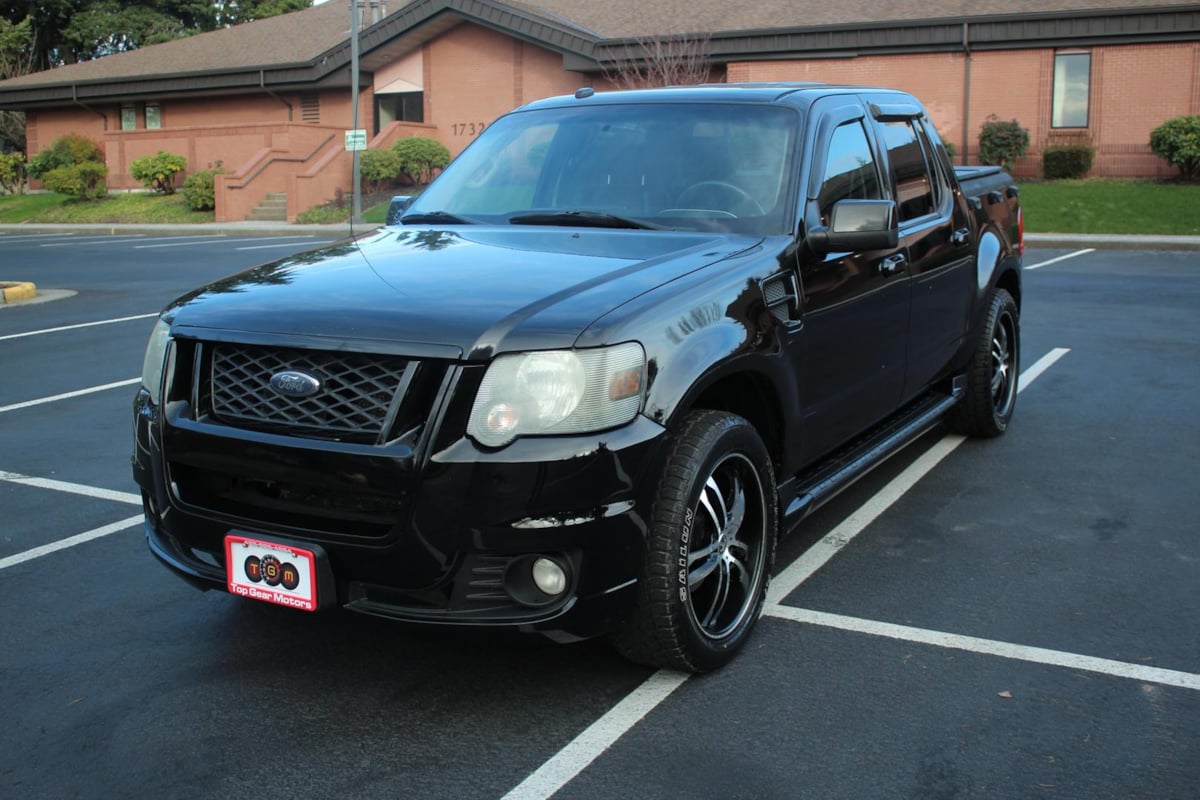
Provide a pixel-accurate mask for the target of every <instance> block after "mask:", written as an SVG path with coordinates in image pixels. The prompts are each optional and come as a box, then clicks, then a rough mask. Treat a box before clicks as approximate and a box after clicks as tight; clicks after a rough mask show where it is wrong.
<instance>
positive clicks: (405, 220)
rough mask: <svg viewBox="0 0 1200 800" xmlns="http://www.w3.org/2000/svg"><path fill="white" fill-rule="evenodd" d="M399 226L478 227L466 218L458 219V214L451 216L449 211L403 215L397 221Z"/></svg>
mask: <svg viewBox="0 0 1200 800" xmlns="http://www.w3.org/2000/svg"><path fill="white" fill-rule="evenodd" d="M399 222H400V224H401V225H423V224H429V223H438V222H442V223H446V224H448V225H478V224H479V223H478V222H476V221H475V220H473V219H469V218H467V217H460V216H459V215H458V214H451V213H450V212H449V211H426V212H424V213H422V212H419V211H418V212H417V213H415V214H405V215H404V216H403V217H401V218H400V220H399Z"/></svg>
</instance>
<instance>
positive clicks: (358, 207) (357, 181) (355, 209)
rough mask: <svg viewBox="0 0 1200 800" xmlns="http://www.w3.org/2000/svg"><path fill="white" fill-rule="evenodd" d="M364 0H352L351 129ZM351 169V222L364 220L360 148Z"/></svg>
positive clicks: (354, 152) (355, 125)
mask: <svg viewBox="0 0 1200 800" xmlns="http://www.w3.org/2000/svg"><path fill="white" fill-rule="evenodd" d="M361 13H362V0H350V102H351V107H352V109H353V112H352V113H353V119H354V121H353V123H352V124H351V126H350V127H351V129H352V130H355V131H357V130H358V27H359V21H360V19H361V18H362V17H361ZM351 157H352V161H351V166H350V170H351V173H352V175H353V179H354V190H353V193H354V199H353V201H352V202H353V205H352V206H351V211H350V222H351V223H355V222H361V221H362V175H360V174H359V171H358V148H357V147H355V148H354V149H353V150H352V151H351Z"/></svg>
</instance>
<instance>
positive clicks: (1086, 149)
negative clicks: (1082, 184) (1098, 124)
mask: <svg viewBox="0 0 1200 800" xmlns="http://www.w3.org/2000/svg"><path fill="white" fill-rule="evenodd" d="M1095 159H1096V151H1095V149H1094V148H1092V146H1091V145H1087V144H1056V145H1050V146H1049V147H1047V148H1046V149H1045V150H1044V151H1043V152H1042V174H1043V175H1045V176H1046V178H1048V179H1050V180H1060V179H1069V178H1082V177H1083V176H1084V175H1087V173H1088V171H1089V170H1090V169H1091V168H1092V163H1093V162H1094V161H1095Z"/></svg>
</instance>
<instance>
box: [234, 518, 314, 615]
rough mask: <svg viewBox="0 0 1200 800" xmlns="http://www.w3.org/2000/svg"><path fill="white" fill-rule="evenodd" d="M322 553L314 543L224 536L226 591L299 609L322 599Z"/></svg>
mask: <svg viewBox="0 0 1200 800" xmlns="http://www.w3.org/2000/svg"><path fill="white" fill-rule="evenodd" d="M324 563H325V554H324V553H323V552H322V551H321V550H320V548H318V547H316V546H315V545H307V544H306V545H303V546H302V545H296V544H292V543H290V542H282V541H279V540H274V539H268V538H262V537H260V536H255V535H246V534H241V533H229V534H227V535H226V536H225V579H226V588H227V589H228V590H229V593H230V594H234V595H237V596H238V597H246V598H249V599H251V600H259V601H261V602H264V603H271V604H273V605H277V606H284V607H286V608H294V609H298V610H300V611H316V610H317V609H319V608H320V607H321V602H322V600H323V599H324V598H323V593H322V591H321V583H322V581H321V580H320V576H321V572H322V565H323V564H324Z"/></svg>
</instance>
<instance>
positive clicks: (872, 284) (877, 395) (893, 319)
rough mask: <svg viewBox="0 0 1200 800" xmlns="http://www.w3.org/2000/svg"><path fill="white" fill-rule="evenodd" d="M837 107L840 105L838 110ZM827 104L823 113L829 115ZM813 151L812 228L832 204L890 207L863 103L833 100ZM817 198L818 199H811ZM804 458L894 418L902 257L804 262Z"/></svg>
mask: <svg viewBox="0 0 1200 800" xmlns="http://www.w3.org/2000/svg"><path fill="white" fill-rule="evenodd" d="M834 104H836V105H834ZM820 109H821V106H820V105H818V106H817V108H816V109H814V111H818V112H819V113H820V111H819V110H820ZM823 115H824V116H823V119H821V120H820V121H818V127H817V130H818V134H817V136H818V141H817V142H816V143H814V144H815V147H814V150H813V152H814V153H815V154H816V156H817V158H818V159H820V162H819V165H817V164H815V165H814V168H815V169H817V171H818V173H819V176H820V177H819V178H818V179H817V181H819V183H818V182H810V186H811V187H813V188H815V189H816V190H817V191H816V193H815V197H813V196H810V197H808V198H807V208H806V210H805V225H806V227H808V228H813V227H824V226H827V225H828V224H829V214H830V211H831V209H832V208H833V204H834V203H836V202H837V201H839V200H845V199H865V200H872V199H876V200H877V199H884V198H886V196H887V195H886V194H885V190H884V188H883V186H884V184H883V177H882V176H883V173H882V171H881V169H880V159H879V157H878V150H877V145H876V143H875V141H874V137H873V136H872V134H871V129H870V126H869V124H867V120H866V118H865V109H864V108H863V107H862V105H861V104H858V103H854V104H851V105H848V104H847V99H846V98H836V99H831V101H829V103H828V105H827V107H826V108H825V109H824V111H823ZM809 194H810V195H812V191H811V190H810V192H809ZM799 267H800V282H801V293H802V312H803V332H802V339H803V345H802V356H801V365H800V366H801V371H800V382H801V391H802V393H803V401H802V402H803V405H804V408H803V417H804V427H803V431H802V433H801V435H802V436H803V441H802V443H801V452H802V458H803V460H804V461H810V460H812V459H814V458H817V457H819V456H820V455H822V454H824V453H826V452H828V451H829V450H831V449H833V448H834V447H836V446H838V445H839V444H841V443H842V442H844V441H846V440H847V439H849V438H850V437H852V436H854V435H855V434H856V433H858V432H860V431H862V430H863V429H865V428H867V427H869V426H870V425H872V424H873V423H875V422H877V421H879V420H880V419H882V418H883V417H885V416H887V415H888V414H889V413H891V412H892V411H894V410H895V408H896V407H897V405H899V403H900V398H901V393H902V391H903V388H904V374H905V356H906V352H907V345H908V312H909V283H908V268H907V264H906V262H905V258H904V255H903V251H902V250H900V249H894V250H876V251H871V252H863V253H829V254H828V255H825V256H824V257H814V256H801V260H800V265H799Z"/></svg>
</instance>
